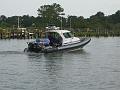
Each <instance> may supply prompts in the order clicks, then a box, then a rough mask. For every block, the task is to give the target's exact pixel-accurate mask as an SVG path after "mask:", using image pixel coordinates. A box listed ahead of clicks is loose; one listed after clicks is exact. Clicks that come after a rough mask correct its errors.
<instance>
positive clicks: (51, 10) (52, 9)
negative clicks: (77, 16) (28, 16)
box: [37, 3, 64, 24]
mask: <svg viewBox="0 0 120 90" xmlns="http://www.w3.org/2000/svg"><path fill="white" fill-rule="evenodd" d="M37 11H38V15H39V17H41V18H42V19H43V21H44V23H49V24H50V23H51V24H53V23H57V22H58V19H59V15H60V14H61V13H62V12H63V11H64V9H63V8H62V7H61V6H60V5H59V4H56V3H53V4H52V5H43V6H40V8H38V10H37ZM56 21H57V22H56Z"/></svg>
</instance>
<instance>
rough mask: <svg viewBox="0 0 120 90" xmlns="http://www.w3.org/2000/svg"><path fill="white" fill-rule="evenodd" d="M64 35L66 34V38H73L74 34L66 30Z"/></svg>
mask: <svg viewBox="0 0 120 90" xmlns="http://www.w3.org/2000/svg"><path fill="white" fill-rule="evenodd" d="M63 35H64V37H65V38H71V37H73V35H72V33H71V32H65V33H63Z"/></svg>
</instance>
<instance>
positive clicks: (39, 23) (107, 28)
mask: <svg viewBox="0 0 120 90" xmlns="http://www.w3.org/2000/svg"><path fill="white" fill-rule="evenodd" d="M37 11H38V16H37V17H34V16H29V15H23V16H11V17H6V16H5V15H1V16H0V34H1V33H5V32H13V30H14V29H16V28H17V26H18V17H19V19H20V27H23V28H27V29H30V30H32V32H34V31H33V30H35V29H39V30H44V28H45V27H46V26H47V25H49V24H53V25H55V26H59V27H60V26H61V19H62V27H63V29H70V30H73V31H74V32H75V35H77V36H120V10H118V11H116V12H115V13H114V14H112V15H108V16H105V15H104V13H103V12H97V13H96V14H95V15H92V16H90V17H89V18H84V17H83V16H68V17H67V18H65V17H63V16H62V15H64V13H63V12H64V9H63V8H62V7H61V5H59V4H56V3H53V4H52V5H43V6H40V8H38V10H37ZM9 30H11V31H9ZM1 35H2V34H1Z"/></svg>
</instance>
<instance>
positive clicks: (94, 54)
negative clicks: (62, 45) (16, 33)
mask: <svg viewBox="0 0 120 90" xmlns="http://www.w3.org/2000/svg"><path fill="white" fill-rule="evenodd" d="M28 41H30V40H0V90H119V89H120V37H109V38H103V37H101V38H92V41H91V42H90V43H89V44H88V45H87V46H85V47H84V48H83V49H81V50H79V51H75V52H69V53H68V52H64V53H62V52H61V53H59V52H58V53H49V54H40V53H24V52H23V50H24V48H25V47H27V44H26V42H28Z"/></svg>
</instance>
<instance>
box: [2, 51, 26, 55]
mask: <svg viewBox="0 0 120 90" xmlns="http://www.w3.org/2000/svg"><path fill="white" fill-rule="evenodd" d="M0 54H24V52H23V51H0Z"/></svg>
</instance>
